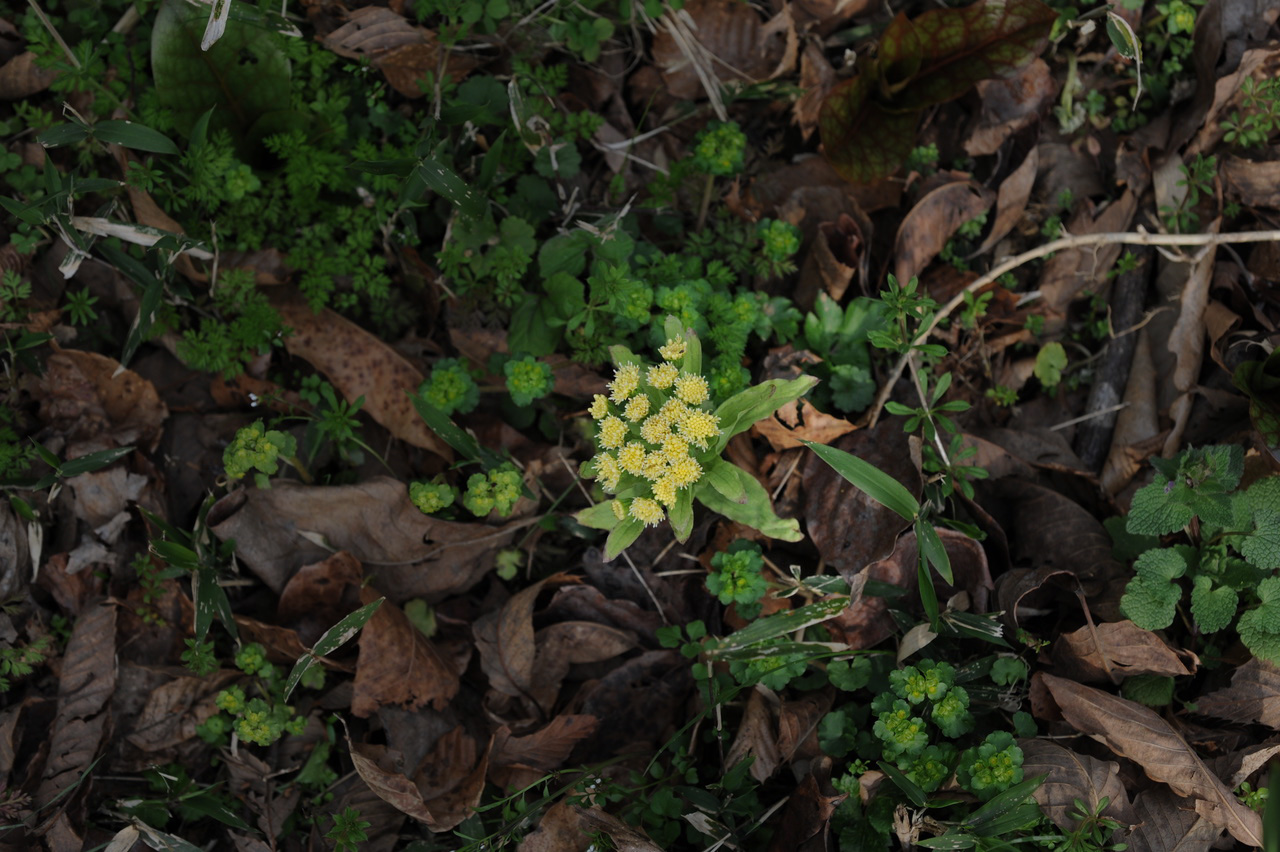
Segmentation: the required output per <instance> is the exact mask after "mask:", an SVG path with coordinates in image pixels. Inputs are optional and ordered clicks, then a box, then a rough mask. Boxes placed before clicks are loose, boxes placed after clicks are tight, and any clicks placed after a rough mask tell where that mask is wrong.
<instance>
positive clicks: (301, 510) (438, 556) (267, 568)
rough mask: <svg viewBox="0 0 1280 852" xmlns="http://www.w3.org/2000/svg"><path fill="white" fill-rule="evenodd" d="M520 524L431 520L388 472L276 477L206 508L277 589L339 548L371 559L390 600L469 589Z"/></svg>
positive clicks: (242, 555) (224, 533) (366, 560)
mask: <svg viewBox="0 0 1280 852" xmlns="http://www.w3.org/2000/svg"><path fill="white" fill-rule="evenodd" d="M525 523H526V522H522V521H513V522H511V523H509V524H506V525H505V526H501V527H491V526H486V525H484V524H462V523H455V522H452V521H441V520H436V519H435V518H432V517H430V516H428V515H424V514H422V512H420V511H418V508H417V507H416V506H414V505H413V502H412V501H410V500H409V491H408V489H407V488H406V487H405V484H404V483H403V482H401V481H399V480H397V479H392V478H391V477H386V476H379V477H373V478H371V479H367V480H365V481H364V482H361V483H360V484H359V485H338V486H323V487H320V486H308V485H300V484H298V483H294V482H289V481H281V482H277V483H275V484H274V485H273V486H272V487H271V488H269V489H265V490H263V489H257V488H254V489H245V490H239V491H233V492H232V493H231V494H228V495H227V496H226V497H224V498H222V499H221V500H219V501H218V502H217V503H216V504H215V505H214V507H213V508H212V509H211V510H210V512H209V524H210V526H211V528H212V529H213V531H214V533H216V534H217V536H218V537H219V538H221V539H223V540H224V541H225V540H227V539H235V541H236V553H237V554H238V555H239V557H240V558H241V559H242V560H244V563H245V564H246V565H247V566H249V568H250V570H252V571H253V573H254V574H255V575H257V576H258V577H259V578H260V579H261V580H262V581H263V582H264V583H266V584H267V586H268V587H270V588H271V590H272V591H274V592H276V593H277V594H279V593H280V592H281V591H282V590H283V589H284V586H285V582H286V581H287V580H288V579H289V578H290V577H292V576H293V574H294V572H295V571H296V570H297V569H298V568H300V567H302V566H303V565H306V564H308V563H312V562H318V561H320V560H322V559H325V558H326V557H328V556H329V555H330V554H331V553H332V552H333V551H336V550H345V551H348V552H350V553H351V555H352V556H354V557H355V558H356V559H357V560H359V561H360V562H361V563H363V564H365V565H369V566H374V567H373V570H372V571H371V572H370V573H371V575H372V576H373V577H374V579H375V581H376V582H377V584H378V585H379V586H380V587H382V588H383V589H385V590H386V593H387V597H388V599H390V600H391V601H394V602H395V603H403V602H404V601H406V600H408V599H410V598H415V597H421V598H427V599H429V600H438V599H440V598H442V597H445V596H447V595H450V594H455V593H458V592H462V591H465V590H467V589H469V588H471V586H473V585H474V584H475V583H477V582H479V580H480V578H481V577H483V576H484V575H485V573H486V572H488V571H489V569H490V568H491V567H492V565H493V561H492V560H493V554H494V552H496V551H497V550H498V549H500V548H502V547H506V546H507V545H508V544H509V543H510V541H511V538H512V536H513V535H515V532H516V530H518V529H519V528H520V527H521V526H522V525H524V524H525ZM316 540H321V541H323V542H325V543H326V544H327V545H328V548H329V549H326V548H325V547H321V546H320V545H318V544H316V543H315V542H316Z"/></svg>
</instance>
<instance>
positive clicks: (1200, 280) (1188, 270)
mask: <svg viewBox="0 0 1280 852" xmlns="http://www.w3.org/2000/svg"><path fill="white" fill-rule="evenodd" d="M1221 226H1222V220H1221V219H1215V220H1214V221H1213V222H1211V223H1210V224H1209V225H1208V226H1207V227H1206V228H1205V231H1206V233H1211V234H1216V233H1218V230H1219V229H1220V228H1221ZM1207 248H1208V251H1206V252H1205V254H1204V256H1203V257H1202V258H1201V259H1200V260H1199V261H1197V262H1196V263H1191V264H1177V265H1176V268H1177V269H1179V270H1185V274H1186V279H1185V281H1184V283H1183V285H1182V288H1181V292H1180V293H1179V295H1178V297H1177V304H1178V309H1177V310H1178V320H1177V322H1176V323H1174V325H1173V328H1172V329H1170V330H1169V339H1168V343H1167V344H1166V345H1167V348H1168V351H1169V352H1171V353H1173V360H1174V368H1173V372H1172V374H1170V375H1167V376H1165V377H1164V381H1165V383H1166V384H1165V387H1164V388H1161V399H1162V400H1167V399H1168V398H1169V397H1168V394H1169V393H1170V390H1169V388H1168V385H1169V384H1172V391H1171V392H1172V393H1173V394H1174V395H1175V398H1174V399H1173V402H1172V404H1171V405H1170V406H1169V417H1170V419H1172V420H1173V428H1172V429H1171V430H1170V431H1169V435H1168V437H1167V438H1165V443H1164V455H1165V456H1166V457H1169V456H1172V455H1173V454H1174V453H1176V452H1177V451H1178V450H1179V449H1180V448H1181V447H1182V433H1183V431H1184V430H1185V429H1186V428H1187V421H1188V420H1189V419H1190V418H1191V406H1192V404H1194V402H1195V398H1196V396H1198V391H1197V388H1198V385H1199V381H1200V365H1201V362H1202V361H1203V360H1204V337H1205V335H1204V309H1205V306H1206V305H1207V304H1208V303H1209V285H1210V284H1211V283H1212V282H1213V261H1214V257H1215V254H1216V252H1215V250H1214V248H1213V247H1212V246H1208V247H1207ZM1157 363H1159V362H1157Z"/></svg>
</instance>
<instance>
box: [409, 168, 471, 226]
mask: <svg viewBox="0 0 1280 852" xmlns="http://www.w3.org/2000/svg"><path fill="white" fill-rule="evenodd" d="M428 189H429V190H431V191H432V192H434V193H435V194H437V195H439V196H441V197H442V198H444V199H445V200H446V201H448V202H449V203H450V204H452V205H453V206H454V207H457V208H458V210H460V211H461V212H462V213H463V214H464V215H466V216H470V217H471V218H473V219H479V218H480V217H482V216H484V213H485V207H486V203H485V199H484V197H483V196H482V195H481V194H480V193H479V192H477V191H476V190H474V189H472V188H471V187H470V186H468V185H467V182H466V181H464V180H463V179H462V178H461V177H459V176H458V173H457V172H455V171H454V170H453V168H452V167H451V166H449V165H448V164H447V163H443V162H441V161H440V160H437V159H435V158H434V157H423V158H422V160H421V161H419V163H418V165H417V167H416V168H414V170H413V171H412V172H411V173H410V174H409V179H408V180H407V181H405V185H404V190H403V192H402V194H401V199H402V200H403V201H406V202H410V203H412V202H416V201H417V200H418V199H420V198H422V196H423V195H424V194H426V191H427V190H428Z"/></svg>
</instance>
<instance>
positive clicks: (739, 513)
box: [693, 464, 804, 541]
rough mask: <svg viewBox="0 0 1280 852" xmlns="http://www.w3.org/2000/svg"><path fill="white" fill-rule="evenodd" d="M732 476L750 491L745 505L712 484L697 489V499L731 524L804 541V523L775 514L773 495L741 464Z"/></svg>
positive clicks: (775, 536)
mask: <svg viewBox="0 0 1280 852" xmlns="http://www.w3.org/2000/svg"><path fill="white" fill-rule="evenodd" d="M729 467H730V468H731V471H730V472H731V473H732V472H734V471H736V473H735V474H734V475H735V476H737V477H738V482H739V484H740V485H741V486H742V490H743V491H745V492H746V495H747V500H746V502H745V503H738V502H735V501H733V500H729V499H727V498H726V497H724V495H722V494H721V493H720V492H719V491H717V490H716V489H715V488H713V487H712V486H711V484H710V483H707V482H704V481H700V482H698V484H697V485H696V486H695V491H694V494H693V497H694V499H696V500H697V501H698V502H700V503H702V505H704V506H706V507H707V508H708V509H710V510H711V511H713V512H719V513H720V514H721V515H724V516H725V517H726V518H728V519H729V520H731V521H736V522H737V523H740V524H746V525H747V526H749V527H751V528H752V529H756V530H759V531H760V532H762V533H764V534H765V535H767V536H768V537H769V538H776V539H778V540H779V541H801V540H802V539H803V538H804V535H803V534H802V533H801V532H800V522H799V521H797V520H795V519H794V518H779V517H778V516H777V515H775V514H774V512H773V504H772V502H771V501H770V500H769V492H767V491H765V490H764V486H763V485H761V484H760V483H759V482H758V481H757V480H756V478H755V477H754V476H752V475H751V474H749V473H747V472H746V471H745V470H743V469H742V468H740V467H738V466H737V465H734V464H730V465H729Z"/></svg>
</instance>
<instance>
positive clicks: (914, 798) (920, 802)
mask: <svg viewBox="0 0 1280 852" xmlns="http://www.w3.org/2000/svg"><path fill="white" fill-rule="evenodd" d="M877 765H878V766H879V767H880V771H881V772H883V773H884V774H885V775H887V776H888V777H889V780H890V781H892V782H893V783H894V786H896V787H897V788H898V789H899V790H901V791H902V792H903V794H904V795H905V796H906V797H907V801H909V802H911V804H913V805H915V806H916V807H917V808H923V807H924V805H925V802H927V801H929V797H928V796H927V795H926V794H925V792H924V790H921V789H920V786H919V785H918V784H916V783H915V782H914V781H912V780H911V779H910V778H908V777H907V776H906V775H905V774H904V773H903V772H902V770H900V769H898V767H896V766H894V765H893V764H892V763H885V762H884V761H883V760H881V761H879V762H878V763H877Z"/></svg>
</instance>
